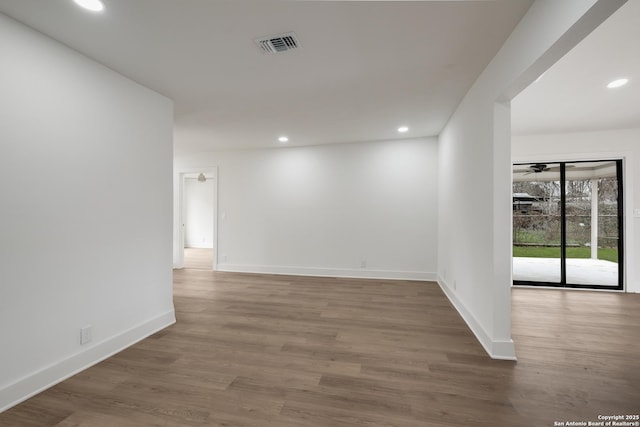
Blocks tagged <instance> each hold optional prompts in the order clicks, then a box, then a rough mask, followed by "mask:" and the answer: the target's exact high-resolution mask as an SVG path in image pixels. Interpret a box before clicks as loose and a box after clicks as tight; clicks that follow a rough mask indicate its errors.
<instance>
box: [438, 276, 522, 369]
mask: <svg viewBox="0 0 640 427" xmlns="http://www.w3.org/2000/svg"><path fill="white" fill-rule="evenodd" d="M437 282H438V285H440V288H441V289H442V292H444V294H445V295H446V296H447V298H449V301H451V304H453V306H454V307H455V309H456V310H458V313H460V316H462V319H463V320H464V321H465V322H466V323H467V326H469V329H471V332H473V334H474V335H475V336H476V338H477V340H478V341H479V342H480V344H481V345H482V347H484V349H485V351H486V352H487V354H488V355H489V356H490V357H491V358H492V359H500V360H516V348H515V346H514V344H513V340H511V339H509V340H507V341H504V340H493V339H492V338H491V336H490V335H489V334H488V333H487V331H486V330H485V329H484V328H483V327H482V325H481V324H480V322H478V320H477V319H476V318H475V316H474V315H473V314H471V312H470V311H469V310H468V309H467V307H466V306H465V305H464V304H463V303H462V301H460V299H459V298H458V296H457V295H456V294H455V293H454V292H453V291H452V290H451V288H450V287H449V286H448V285H447V283H446V282H445V281H444V279H443V278H442V277H440V276H438V279H437Z"/></svg>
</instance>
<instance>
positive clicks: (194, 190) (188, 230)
mask: <svg viewBox="0 0 640 427" xmlns="http://www.w3.org/2000/svg"><path fill="white" fill-rule="evenodd" d="M215 178H216V176H215V174H213V173H207V172H195V173H185V174H184V175H183V179H182V210H181V215H182V233H181V234H182V239H181V240H182V245H181V249H182V252H183V253H182V259H183V263H182V267H183V268H187V269H202V270H212V269H214V270H215V260H216V257H215V246H216V245H215V242H216V239H215V237H216V236H215V228H216V227H215V212H216V189H217V186H216V179H215Z"/></svg>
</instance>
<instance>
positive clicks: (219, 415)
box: [0, 269, 640, 427]
mask: <svg viewBox="0 0 640 427" xmlns="http://www.w3.org/2000/svg"><path fill="white" fill-rule="evenodd" d="M175 306H176V312H177V319H178V322H177V324H175V325H174V326H171V327H170V328H167V329H165V330H163V331H161V332H159V333H157V334H155V335H153V336H152V337H150V338H148V339H146V340H143V341H142V342H140V343H138V344H136V345H134V346H133V347H130V348H129V349H127V350H125V351H123V352H121V353H119V354H117V355H116V356H114V357H112V358H110V359H108V360H106V361H104V362H102V363H99V364H98V365H96V366H94V367H92V368H90V369H88V370H86V371H84V372H82V373H80V374H78V375H76V376H74V377H72V378H70V379H68V380H66V381H64V382H62V383H60V384H58V385H57V386H55V387H53V388H51V389H49V390H47V391H45V392H43V393H41V394H39V395H37V396H35V397H33V398H31V399H29V400H28V401H26V402H24V403H22V404H20V405H18V406H16V407H14V408H12V409H10V410H8V411H6V412H4V413H2V414H0V426H12V427H14V426H25V427H26V426H60V427H61V426H65V427H70V426H91V427H96V426H97V427H100V426H118V427H133V426H137V427H139V426H178V427H179V426H238V427H240V426H282V427H325V426H326V427H333V426H336V427H338V426H386V427H389V426H398V427H414V426H434V427H445V426H446V427H454V426H465V427H466V426H553V422H554V421H556V420H558V421H567V420H585V421H586V420H597V416H598V414H605V415H611V414H637V413H638V412H640V339H639V338H640V332H639V328H640V310H639V308H640V295H625V294H614V293H595V292H575V291H574V292H567V291H556V290H531V289H514V290H513V317H514V320H513V336H514V338H515V340H516V347H517V351H518V356H519V360H518V362H517V363H513V362H508V361H497V360H491V359H489V358H488V357H487V356H486V354H485V352H484V350H483V349H482V348H481V346H480V345H479V344H478V342H477V341H476V340H475V338H474V336H473V335H472V334H471V332H470V331H469V330H468V329H467V327H466V326H465V324H464V322H463V321H462V319H461V318H460V317H459V315H458V314H457V312H456V311H455V310H454V309H453V308H452V307H451V305H450V304H449V303H448V301H447V299H446V298H445V296H444V295H443V294H442V292H441V291H440V289H439V288H438V286H437V285H436V284H433V283H424V282H411V281H388V280H376V281H370V280H360V279H334V278H300V277H288V276H269V275H248V274H233V273H218V272H212V271H205V270H197V269H191V270H189V269H185V270H180V271H175Z"/></svg>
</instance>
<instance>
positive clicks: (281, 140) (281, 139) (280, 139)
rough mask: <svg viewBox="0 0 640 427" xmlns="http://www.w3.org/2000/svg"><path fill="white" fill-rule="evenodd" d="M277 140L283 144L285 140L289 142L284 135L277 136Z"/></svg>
mask: <svg viewBox="0 0 640 427" xmlns="http://www.w3.org/2000/svg"><path fill="white" fill-rule="evenodd" d="M278 141H280V142H281V143H283V144H284V143H285V142H289V138H287V137H286V136H281V137H280V138H278Z"/></svg>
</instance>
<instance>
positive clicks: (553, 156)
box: [512, 129, 640, 292]
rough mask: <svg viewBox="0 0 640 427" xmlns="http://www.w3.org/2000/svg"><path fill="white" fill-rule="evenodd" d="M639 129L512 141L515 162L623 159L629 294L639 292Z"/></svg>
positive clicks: (523, 138)
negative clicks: (636, 213)
mask: <svg viewBox="0 0 640 427" xmlns="http://www.w3.org/2000/svg"><path fill="white" fill-rule="evenodd" d="M639 141H640V129H620V130H610V131H600V132H584V133H564V134H551V135H527V136H517V135H516V136H513V137H512V157H513V161H514V162H520V161H522V162H529V161H543V160H544V161H554V160H555V161H562V160H598V159H619V158H621V159H624V167H623V169H624V178H623V179H624V181H623V183H624V216H625V221H624V223H625V237H626V240H625V270H626V290H627V291H628V292H640V277H639V275H640V262H638V257H639V256H640V215H639V216H638V217H634V210H635V209H640V168H639V167H638V166H637V162H638V160H639V159H640V143H639Z"/></svg>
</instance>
